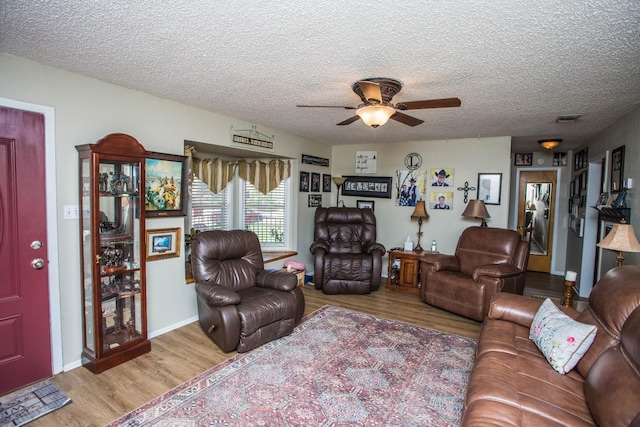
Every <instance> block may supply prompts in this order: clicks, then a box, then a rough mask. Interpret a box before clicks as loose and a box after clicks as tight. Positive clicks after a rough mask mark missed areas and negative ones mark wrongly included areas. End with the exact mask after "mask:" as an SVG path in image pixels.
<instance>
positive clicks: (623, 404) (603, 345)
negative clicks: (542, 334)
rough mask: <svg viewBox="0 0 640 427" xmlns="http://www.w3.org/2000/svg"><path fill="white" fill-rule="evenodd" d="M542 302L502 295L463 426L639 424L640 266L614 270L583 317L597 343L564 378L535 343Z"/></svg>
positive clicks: (485, 333) (480, 348) (482, 344)
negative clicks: (531, 336) (533, 337)
mask: <svg viewBox="0 0 640 427" xmlns="http://www.w3.org/2000/svg"><path fill="white" fill-rule="evenodd" d="M541 303H542V301H541V300H539V299H535V298H529V297H524V296H520V295H513V294H509V293H499V294H497V295H496V297H495V298H494V300H493V302H492V303H491V309H490V311H489V314H488V317H487V318H486V319H485V321H484V322H483V324H482V328H481V330H480V337H479V339H478V345H477V348H476V360H475V363H474V367H473V370H472V371H471V375H470V378H469V386H468V389H467V395H466V399H465V403H464V409H463V417H462V425H463V426H488V425H491V426H593V425H598V426H629V425H632V426H636V427H637V426H640V266H623V267H618V268H614V269H613V270H611V271H609V272H608V273H607V274H605V275H604V276H603V277H602V279H601V280H600V281H599V282H598V283H597V284H596V286H595V287H594V288H593V291H592V292H591V295H590V297H589V306H588V308H587V309H586V310H584V311H583V312H582V313H578V312H576V311H575V310H573V309H571V308H563V311H564V312H565V313H566V314H568V315H569V316H570V317H572V318H574V319H575V320H577V321H579V322H582V323H588V324H592V325H596V326H597V332H596V337H595V340H594V342H593V344H592V345H591V347H590V348H589V350H588V351H587V352H586V353H585V354H584V356H583V357H582V359H580V361H579V362H578V364H577V365H576V367H575V368H574V369H573V370H572V371H570V372H568V373H567V374H565V375H561V374H559V373H557V372H556V371H554V370H553V368H552V367H551V366H550V365H549V363H548V362H547V360H546V359H545V358H544V356H543V355H542V353H541V352H540V351H539V350H538V348H537V347H536V345H535V344H534V343H533V342H532V341H530V340H529V338H528V337H529V329H530V327H531V323H532V320H533V318H534V316H535V314H536V312H537V310H538V307H539V306H540V304H541Z"/></svg>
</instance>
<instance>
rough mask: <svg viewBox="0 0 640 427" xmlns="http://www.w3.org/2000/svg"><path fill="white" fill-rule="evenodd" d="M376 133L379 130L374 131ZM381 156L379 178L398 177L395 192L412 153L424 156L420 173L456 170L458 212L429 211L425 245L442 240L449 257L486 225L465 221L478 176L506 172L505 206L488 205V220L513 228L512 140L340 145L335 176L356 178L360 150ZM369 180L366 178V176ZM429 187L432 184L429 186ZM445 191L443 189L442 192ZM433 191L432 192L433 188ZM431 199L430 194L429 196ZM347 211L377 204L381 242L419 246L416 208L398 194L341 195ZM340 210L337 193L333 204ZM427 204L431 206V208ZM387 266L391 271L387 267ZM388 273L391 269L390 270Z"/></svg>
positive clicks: (335, 152)
mask: <svg viewBox="0 0 640 427" xmlns="http://www.w3.org/2000/svg"><path fill="white" fill-rule="evenodd" d="M371 130H372V131H375V130H374V129H371ZM365 149H366V150H368V151H369V150H370V151H377V152H378V158H377V171H376V174H375V176H390V177H394V181H393V183H394V184H393V185H394V188H395V176H396V170H406V169H407V168H406V167H405V166H404V159H405V157H406V155H407V154H409V153H413V152H415V153H418V154H420V156H421V157H422V166H421V167H420V170H429V171H430V170H431V169H432V168H454V169H455V171H454V178H455V181H454V186H453V187H452V188H451V189H450V190H447V191H453V193H454V203H453V210H450V211H448V210H434V209H429V208H427V212H428V213H429V219H428V220H426V221H425V222H423V224H422V232H423V235H422V238H421V239H420V244H421V246H422V247H423V248H426V249H429V248H430V246H431V241H432V240H436V241H437V243H438V250H439V251H440V252H443V253H453V252H454V251H455V248H456V244H457V243H458V236H459V235H460V233H461V232H462V230H464V229H465V228H467V227H469V226H471V225H480V221H479V220H475V219H469V218H465V217H462V216H461V214H462V212H463V211H464V208H465V207H466V204H465V203H463V192H462V191H458V190H457V188H458V187H463V186H464V183H465V181H467V182H468V183H469V186H470V187H477V186H478V173H502V197H501V203H500V205H487V210H488V211H489V215H491V218H489V219H488V220H487V222H488V225H489V226H490V227H502V228H507V218H508V214H509V186H510V179H511V176H510V168H511V157H510V152H511V138H510V137H507V136H505V137H495V138H473V139H458V140H446V141H413V142H405V143H394V144H382V143H376V144H367V145H366V148H363V146H362V145H336V146H334V147H333V151H332V155H331V157H332V161H333V174H334V175H336V176H339V175H356V173H355V160H356V151H362V150H365ZM363 176H366V175H363ZM427 185H428V183H427ZM439 188H440V187H439ZM427 191H428V192H429V191H431V188H430V187H429V186H427ZM476 196H477V191H471V192H469V199H475V198H477V197H476ZM423 198H424V199H425V200H428V193H427V194H426V195H423ZM340 199H341V200H344V202H345V204H346V205H347V206H356V201H357V200H361V199H366V200H374V201H375V214H376V219H377V222H378V241H379V242H380V243H382V244H383V245H385V247H386V248H387V249H389V248H391V247H394V246H403V242H404V241H405V240H406V239H407V236H411V238H412V239H413V241H414V243H416V242H417V235H416V233H417V232H418V223H417V221H415V220H411V218H410V217H411V213H412V212H413V208H412V207H401V206H396V204H395V192H394V194H393V195H392V198H391V199H368V198H366V197H351V196H341V197H340ZM331 205H332V206H334V205H335V193H334V195H333V198H332V200H331ZM428 205H429V204H428V202H427V206H428ZM385 267H386V266H385ZM385 271H386V270H385Z"/></svg>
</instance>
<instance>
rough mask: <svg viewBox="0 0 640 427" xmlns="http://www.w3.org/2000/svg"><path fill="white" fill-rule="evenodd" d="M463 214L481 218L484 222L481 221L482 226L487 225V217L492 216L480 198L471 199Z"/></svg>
mask: <svg viewBox="0 0 640 427" xmlns="http://www.w3.org/2000/svg"><path fill="white" fill-rule="evenodd" d="M462 216H466V217H468V218H476V219H481V220H482V222H481V223H480V227H486V226H487V221H486V218H491V215H489V212H487V207H486V206H485V204H484V201H482V200H479V199H473V200H469V204H468V205H467V207H466V208H465V210H464V212H462Z"/></svg>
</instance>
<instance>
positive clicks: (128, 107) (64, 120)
mask: <svg viewBox="0 0 640 427" xmlns="http://www.w3.org/2000/svg"><path fill="white" fill-rule="evenodd" d="M0 97H2V98H8V99H11V100H17V101H22V102H27V103H31V104H37V105H44V106H49V107H52V108H53V109H54V110H55V137H54V138H52V139H50V140H47V144H55V156H56V163H55V169H56V170H55V180H56V189H57V192H56V193H57V198H56V200H55V204H54V206H48V209H53V210H55V211H57V212H60V213H61V212H62V209H63V206H64V205H76V204H78V200H79V199H78V181H77V180H78V169H77V161H78V160H77V159H78V155H77V152H76V150H75V146H76V145H80V144H87V143H94V142H96V141H97V140H99V139H101V138H102V137H104V136H105V135H108V134H110V133H115V132H122V133H126V134H130V135H132V136H133V137H135V138H136V139H137V140H138V141H139V142H140V143H141V144H142V145H143V146H144V147H145V148H146V149H147V150H150V151H158V152H164V153H169V154H182V151H183V145H184V140H194V141H202V142H209V143H212V144H218V145H224V146H228V145H230V144H229V131H230V127H231V126H234V128H235V129H250V128H251V126H252V123H246V122H242V121H239V120H236V119H233V118H230V117H226V116H222V115H219V114H214V113H211V112H207V111H204V110H200V109H196V108H192V107H188V106H185V105H182V104H179V103H176V102H173V101H168V100H165V99H160V98H157V97H154V96H151V95H148V94H144V93H141V92H137V91H133V90H129V89H125V88H122V87H119V86H114V85H111V84H107V83H104V82H102V81H99V80H96V79H91V78H86V77H82V76H79V75H76V74H72V73H68V72H65V71H61V70H58V69H55V68H51V67H47V66H44V65H41V64H37V63H35V62H31V61H27V60H24V59H21V58H16V57H12V56H9V55H5V54H1V55H0ZM258 130H259V131H261V132H263V133H265V134H267V135H275V149H274V154H277V155H282V156H288V157H291V158H293V159H294V161H293V163H294V166H293V173H294V180H295V181H294V182H295V184H294V188H296V189H297V170H298V166H297V161H296V160H299V159H300V156H301V154H302V153H305V154H310V155H315V156H318V157H326V158H329V157H330V154H331V148H330V147H329V146H326V145H324V144H318V143H316V142H312V141H309V140H305V139H302V138H299V137H296V136H293V135H289V134H286V133H283V132H279V131H277V130H274V129H267V128H261V127H258ZM325 169H326V168H325ZM298 194H299V193H298V192H297V191H294V197H295V202H296V203H294V211H295V212H294V215H295V217H296V218H297V219H298V222H299V224H300V230H301V231H300V232H298V233H297V237H298V238H299V239H300V240H299V241H298V240H296V241H297V245H296V246H297V247H296V248H294V249H297V250H299V251H303V252H304V251H306V252H308V248H309V244H310V237H308V235H309V234H310V233H312V232H311V231H309V230H312V227H313V212H312V211H311V210H310V209H307V208H306V203H307V200H306V197H305V198H302V197H298ZM326 197H329V195H328V193H327V196H326ZM301 207H304V209H301ZM62 218H63V215H62V214H60V215H58V219H57V221H56V220H55V219H54V220H53V222H52V223H49V224H48V226H49V227H54V228H57V230H58V235H59V243H58V248H57V249H58V253H59V254H60V256H59V258H60V266H59V278H58V279H59V286H60V295H59V298H60V312H61V313H62V314H61V317H62V319H61V323H62V346H61V347H62V352H63V354H62V361H63V364H64V365H65V366H66V367H67V368H69V367H73V366H75V365H77V363H78V362H79V359H80V354H81V352H82V317H81V299H80V288H81V285H80V265H79V259H80V253H79V237H78V223H77V221H75V220H74V221H69V220H63V219H62ZM183 224H184V221H183V219H182V218H161V219H148V220H147V229H154V228H164V227H183ZM183 231H184V230H183ZM182 252H184V251H182ZM183 257H184V255H181V257H180V258H173V259H167V260H162V261H154V262H150V263H149V264H148V266H147V267H148V268H147V289H148V328H149V331H150V335H154V334H157V333H159V332H161V331H164V330H167V329H171V328H172V327H173V326H175V325H178V324H181V323H182V322H185V321H187V320H189V319H192V318H194V317H195V316H197V310H196V303H195V293H194V291H193V286H192V285H185V280H184V258H183ZM52 297H53V298H56V297H57V296H52Z"/></svg>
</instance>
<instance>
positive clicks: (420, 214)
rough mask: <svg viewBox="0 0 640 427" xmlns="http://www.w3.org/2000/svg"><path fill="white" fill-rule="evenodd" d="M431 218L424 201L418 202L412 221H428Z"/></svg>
mask: <svg viewBox="0 0 640 427" xmlns="http://www.w3.org/2000/svg"><path fill="white" fill-rule="evenodd" d="M426 218H429V214H428V213H427V208H426V206H425V204H424V200H418V201H417V202H416V208H415V209H414V210H413V213H412V214H411V219H426Z"/></svg>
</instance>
